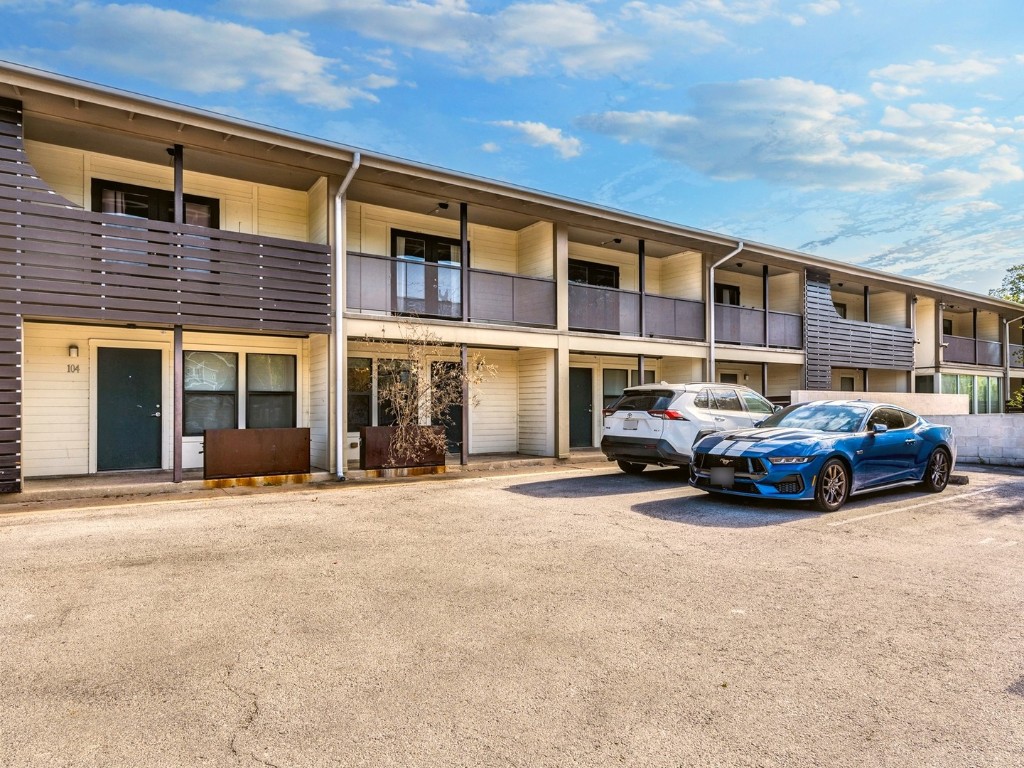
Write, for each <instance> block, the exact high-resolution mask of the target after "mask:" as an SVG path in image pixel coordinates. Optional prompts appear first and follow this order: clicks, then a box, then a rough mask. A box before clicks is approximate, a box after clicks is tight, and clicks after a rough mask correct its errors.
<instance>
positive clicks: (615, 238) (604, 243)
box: [601, 237, 622, 245]
mask: <svg viewBox="0 0 1024 768" xmlns="http://www.w3.org/2000/svg"><path fill="white" fill-rule="evenodd" d="M621 242H622V238H621V237H613V238H612V239H611V240H605V241H604V242H603V243H601V245H608V243H615V244H616V245H618V244H619V243H621Z"/></svg>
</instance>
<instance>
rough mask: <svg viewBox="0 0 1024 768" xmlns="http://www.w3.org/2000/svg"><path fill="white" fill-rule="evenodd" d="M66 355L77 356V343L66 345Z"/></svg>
mask: <svg viewBox="0 0 1024 768" xmlns="http://www.w3.org/2000/svg"><path fill="white" fill-rule="evenodd" d="M68 357H78V345H77V344H69V345H68Z"/></svg>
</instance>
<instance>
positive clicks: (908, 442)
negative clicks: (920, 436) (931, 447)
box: [903, 437, 917, 445]
mask: <svg viewBox="0 0 1024 768" xmlns="http://www.w3.org/2000/svg"><path fill="white" fill-rule="evenodd" d="M903 443H904V444H905V445H916V444H917V438H916V437H911V438H910V439H908V440H904V441H903Z"/></svg>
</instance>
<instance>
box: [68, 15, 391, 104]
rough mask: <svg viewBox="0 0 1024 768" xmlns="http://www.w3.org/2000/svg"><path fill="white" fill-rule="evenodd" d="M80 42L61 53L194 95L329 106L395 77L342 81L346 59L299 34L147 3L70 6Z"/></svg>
mask: <svg viewBox="0 0 1024 768" xmlns="http://www.w3.org/2000/svg"><path fill="white" fill-rule="evenodd" d="M71 14H72V17H73V18H74V19H75V22H76V25H75V29H74V31H75V40H76V42H75V43H74V45H72V46H71V47H70V48H69V49H67V50H66V51H64V52H62V53H61V54H60V55H61V56H63V57H64V58H68V59H72V60H75V61H78V62H81V63H87V64H89V65H96V64H101V65H103V66H106V67H108V68H110V69H114V70H121V71H125V72H128V73H130V74H132V75H141V76H143V77H146V78H148V79H151V80H159V81H161V82H167V83H173V84H174V85H175V86H176V87H178V88H181V89H183V90H190V91H192V92H193V93H201V94H207V93H223V92H237V91H242V90H245V89H252V90H255V91H257V92H259V93H278V94H285V95H287V96H289V97H291V98H293V99H295V100H296V101H298V102H300V103H303V104H309V105H313V106H319V107H325V108H328V109H341V108H345V107H349V106H351V105H352V104H353V103H354V102H356V101H357V100H369V101H376V96H374V95H373V93H372V92H371V91H372V90H373V89H377V88H382V87H391V86H393V85H394V84H395V81H394V79H393V78H390V77H377V76H373V75H370V76H369V77H368V78H366V79H365V80H364V81H363V83H362V85H355V84H345V83H341V82H338V80H337V78H336V76H335V75H333V74H332V73H331V70H332V69H340V62H338V61H337V60H335V59H329V58H325V57H323V56H319V55H317V54H316V53H314V52H313V50H312V49H311V47H310V45H309V44H308V42H307V40H306V37H305V35H303V34H302V33H299V32H284V33H276V34H267V33H265V32H262V31H260V30H258V29H255V28H253V27H247V26H243V25H241V24H235V23H231V22H224V21H212V20H208V19H203V18H199V17H197V16H192V15H189V14H186V13H181V12H179V11H172V10H164V9H160V8H154V7H152V6H148V5H96V4H93V3H78V4H76V5H75V6H74V7H73V8H72V9H71Z"/></svg>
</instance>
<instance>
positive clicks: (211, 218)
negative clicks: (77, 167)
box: [92, 179, 220, 229]
mask: <svg viewBox="0 0 1024 768" xmlns="http://www.w3.org/2000/svg"><path fill="white" fill-rule="evenodd" d="M184 204H185V211H184V215H183V221H184V222H185V223H186V224H192V225H194V226H197V227H210V228H213V229H216V228H217V227H219V226H220V201H219V200H217V199H216V198H213V197H201V196H199V195H190V194H186V195H184ZM92 209H93V210H94V211H96V212H97V213H117V214H121V215H124V216H136V217H139V218H142V219H151V220H153V221H165V222H173V221H174V191H173V190H168V189H156V188H153V187H143V186H139V185H137V184H125V183H123V182H120V181H107V180H106V179H93V180H92Z"/></svg>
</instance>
